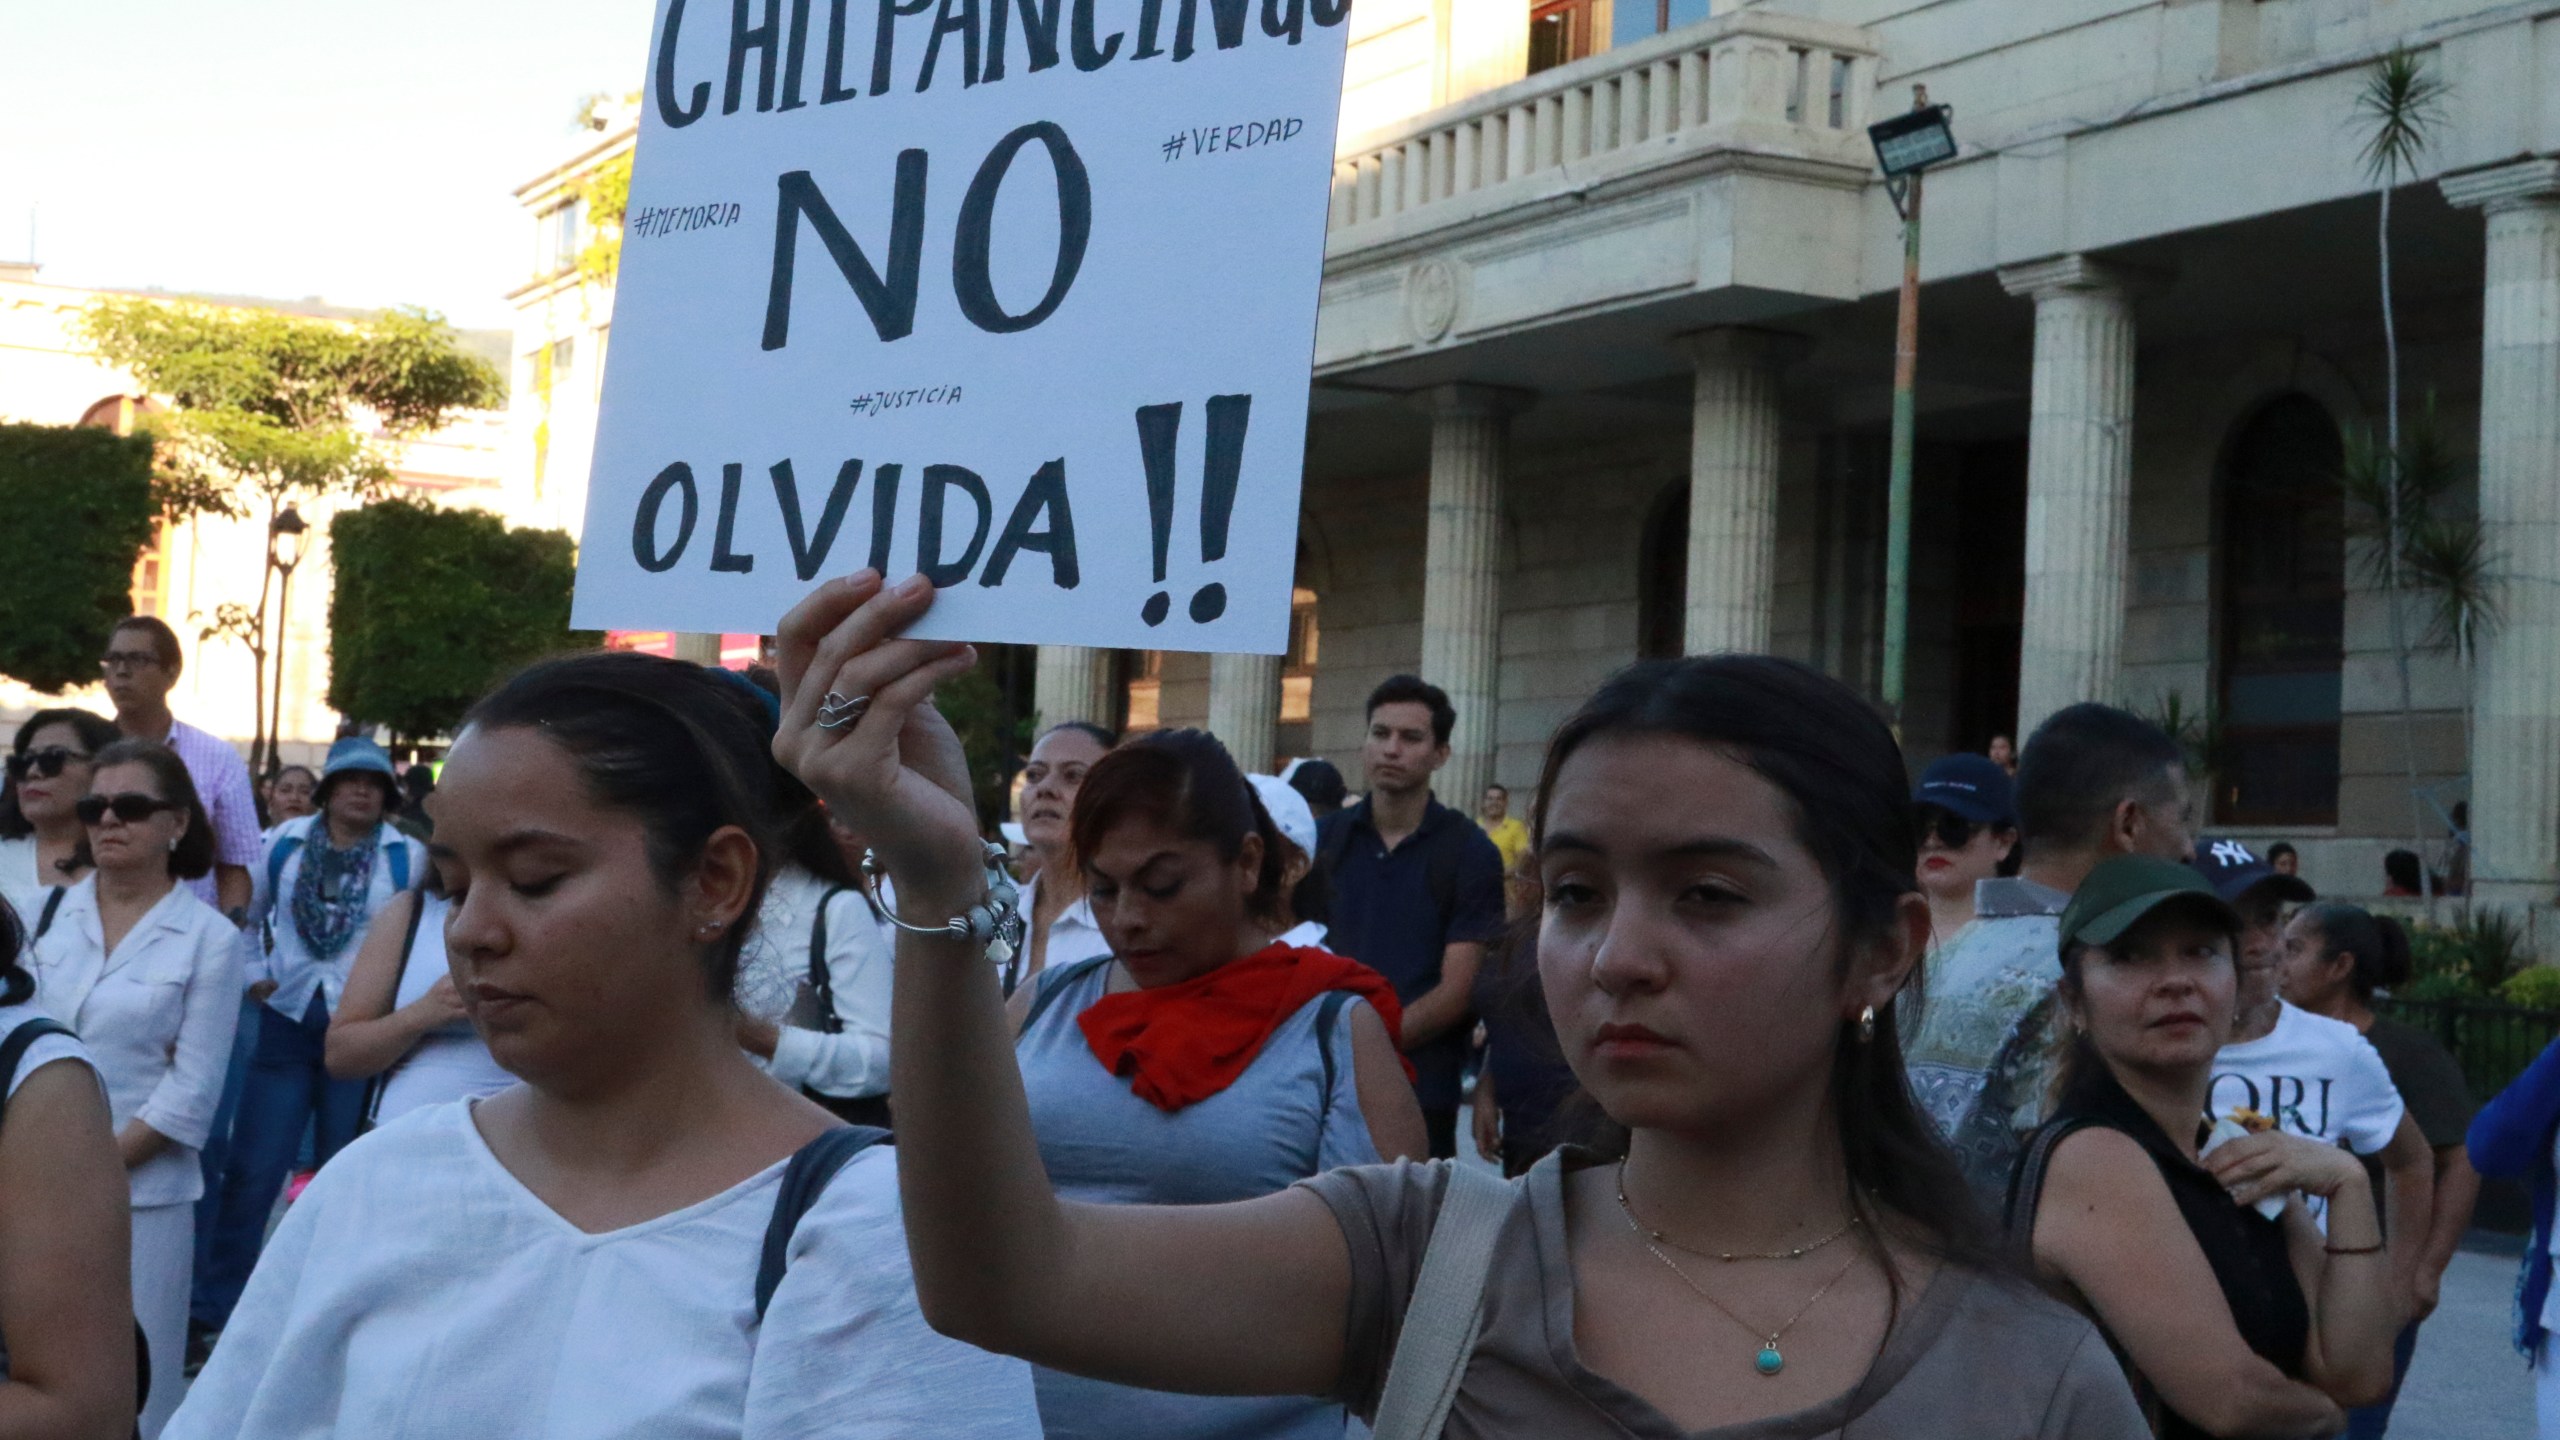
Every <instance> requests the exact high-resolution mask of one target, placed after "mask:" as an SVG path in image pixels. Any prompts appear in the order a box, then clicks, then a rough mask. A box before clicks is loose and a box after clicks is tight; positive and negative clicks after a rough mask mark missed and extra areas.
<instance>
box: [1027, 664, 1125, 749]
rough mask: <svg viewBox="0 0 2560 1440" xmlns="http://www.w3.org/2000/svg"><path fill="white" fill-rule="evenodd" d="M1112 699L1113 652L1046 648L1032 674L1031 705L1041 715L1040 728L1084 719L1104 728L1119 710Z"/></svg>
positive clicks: (1107, 727) (1111, 721)
mask: <svg viewBox="0 0 2560 1440" xmlns="http://www.w3.org/2000/svg"><path fill="white" fill-rule="evenodd" d="M1111 702H1112V696H1111V652H1110V651H1108V650H1095V649H1092V648H1090V647H1088V646H1083V645H1043V646H1041V647H1040V663H1039V668H1038V669H1037V670H1035V671H1034V672H1033V674H1032V680H1031V704H1032V708H1034V709H1036V710H1038V711H1039V712H1040V728H1041V729H1043V730H1046V729H1048V728H1049V727H1050V726H1052V725H1063V724H1065V723H1066V722H1068V721H1070V720H1081V721H1083V722H1084V723H1086V724H1088V725H1100V726H1102V727H1103V728H1104V729H1115V728H1117V727H1116V726H1115V725H1114V724H1113V721H1114V719H1115V718H1116V716H1117V712H1118V710H1119V707H1118V706H1117V705H1114V704H1112V703H1111Z"/></svg>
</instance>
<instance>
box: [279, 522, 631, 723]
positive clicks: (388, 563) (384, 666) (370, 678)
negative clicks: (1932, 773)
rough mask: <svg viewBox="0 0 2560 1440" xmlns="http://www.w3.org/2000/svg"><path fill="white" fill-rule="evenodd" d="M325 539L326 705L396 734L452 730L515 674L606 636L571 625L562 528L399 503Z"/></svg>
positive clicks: (570, 563) (570, 553)
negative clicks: (331, 569)
mask: <svg viewBox="0 0 2560 1440" xmlns="http://www.w3.org/2000/svg"><path fill="white" fill-rule="evenodd" d="M329 543H330V547H331V553H332V555H333V556H334V559H335V571H336V574H335V579H334V582H333V586H334V588H333V589H332V590H331V592H330V596H329V703H330V704H331V705H332V706H335V707H336V708H337V709H339V710H340V711H343V712H344V713H346V714H348V715H352V716H355V717H357V718H359V719H362V720H368V721H372V722H375V723H377V724H382V725H387V726H389V727H390V728H391V732H392V733H393V734H394V735H396V736H400V737H403V738H407V739H426V738H428V737H431V736H436V735H443V734H447V733H450V732H451V730H452V729H453V727H454V725H455V723H456V722H458V721H460V720H461V718H462V714H463V712H464V711H465V710H468V709H469V708H470V707H471V704H472V702H473V701H475V700H478V699H479V698H480V697H481V696H482V695H483V694H485V693H486V692H487V691H488V689H489V687H490V686H491V685H493V684H495V683H496V682H497V681H499V680H501V679H503V678H505V676H506V675H507V674H508V672H510V671H512V670H514V669H515V668H516V667H518V666H520V665H523V664H525V663H526V662H527V661H530V660H534V659H537V658H539V657H541V656H544V655H547V654H550V653H552V652H554V651H558V650H566V649H571V648H574V647H576V646H580V645H592V644H595V643H597V642H598V641H599V640H600V639H601V638H602V637H600V636H597V635H595V634H593V633H591V632H589V633H581V632H577V631H572V630H571V629H570V628H569V593H570V590H571V588H572V587H573V586H574V584H575V583H576V581H577V571H578V565H577V553H576V547H575V546H573V545H572V544H571V543H570V540H569V537H568V536H567V535H565V534H562V533H561V532H560V531H557V530H518V529H512V528H510V527H509V526H507V524H506V523H505V522H503V521H501V520H499V519H498V517H496V516H494V515H489V514H485V513H483V512H480V511H477V510H444V509H438V508H437V507H435V506H432V505H422V504H419V503H417V502H416V501H412V500H398V499H393V500H377V501H375V502H374V503H372V504H370V505H366V506H364V507H362V508H361V509H356V510H349V511H345V512H343V513H341V514H340V515H338V516H337V518H336V519H334V520H332V521H331V522H330V524H329Z"/></svg>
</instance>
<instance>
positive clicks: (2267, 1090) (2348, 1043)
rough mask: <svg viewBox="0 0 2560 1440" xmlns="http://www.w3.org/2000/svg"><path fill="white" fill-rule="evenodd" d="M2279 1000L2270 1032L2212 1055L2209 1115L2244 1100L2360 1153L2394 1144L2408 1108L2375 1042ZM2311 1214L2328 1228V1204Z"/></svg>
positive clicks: (2293, 1127) (2289, 1125)
mask: <svg viewBox="0 0 2560 1440" xmlns="http://www.w3.org/2000/svg"><path fill="white" fill-rule="evenodd" d="M2277 1003H2278V1004H2279V1005H2282V1006H2283V1009H2282V1010H2281V1011H2280V1012H2279V1013H2278V1014H2277V1016H2276V1026H2275V1028H2274V1029H2273V1030H2270V1031H2268V1032H2267V1033H2266V1034H2264V1035H2262V1036H2260V1037H2258V1038H2257V1039H2255V1040H2251V1041H2248V1042H2246V1043H2244V1044H2239V1045H2225V1046H2223V1047H2222V1053H2221V1054H2219V1055H2216V1056H2215V1057H2213V1088H2212V1089H2211V1090H2210V1091H2208V1092H2207V1094H2206V1098H2205V1112H2206V1113H2207V1114H2209V1115H2215V1116H2222V1115H2228V1114H2230V1113H2231V1112H2232V1110H2234V1109H2235V1108H2237V1107H2239V1106H2243V1105H2245V1106H2247V1107H2249V1108H2250V1109H2252V1110H2255V1111H2257V1112H2258V1113H2259V1114H2261V1115H2265V1116H2267V1117H2269V1118H2271V1119H2273V1120H2274V1121H2275V1122H2276V1124H2277V1126H2278V1127H2280V1128H2282V1129H2283V1130H2284V1131H2285V1132H2286V1133H2288V1134H2293V1135H2306V1136H2309V1137H2310V1138H2312V1139H2314V1140H2318V1141H2320V1142H2322V1143H2323V1144H2329V1145H2344V1146H2346V1147H2347V1148H2348V1149H2349V1150H2352V1151H2354V1152H2355V1153H2356V1154H2358V1155H2372V1154H2375V1153H2377V1152H2379V1151H2380V1150H2381V1149H2382V1147H2384V1146H2386V1145H2388V1144H2390V1143H2391V1137H2392V1136H2393V1135H2394V1134H2396V1133H2398V1131H2399V1129H2400V1115H2401V1111H2402V1109H2403V1108H2404V1107H2403V1106H2402V1104H2401V1101H2400V1091H2399V1089H2398V1088H2397V1087H2395V1086H2394V1085H2393V1084H2392V1083H2391V1072H2390V1071H2389V1070H2388V1069H2386V1068H2384V1066H2383V1063H2382V1056H2381V1054H2380V1053H2379V1052H2377V1051H2376V1050H2375V1049H2374V1048H2373V1042H2372V1041H2370V1040H2367V1039H2365V1038H2364V1035H2363V1033H2362V1032H2360V1031H2358V1030H2357V1029H2356V1027H2354V1026H2353V1025H2350V1024H2348V1023H2346V1022H2345V1021H2343V1020H2332V1019H2330V1018H2329V1017H2328V1016H2326V1015H2314V1014H2312V1013H2311V1012H2310V1011H2308V1010H2303V1009H2299V1008H2297V1007H2295V1006H2293V1005H2290V1004H2286V1003H2285V1002H2283V1001H2278V1002H2277ZM2311 1214H2312V1218H2313V1219H2315V1220H2318V1221H2320V1222H2321V1228H2322V1229H2323V1230H2326V1229H2327V1228H2328V1214H2327V1207H2326V1206H2325V1205H2323V1204H2321V1203H2319V1202H2317V1201H2314V1202H2311Z"/></svg>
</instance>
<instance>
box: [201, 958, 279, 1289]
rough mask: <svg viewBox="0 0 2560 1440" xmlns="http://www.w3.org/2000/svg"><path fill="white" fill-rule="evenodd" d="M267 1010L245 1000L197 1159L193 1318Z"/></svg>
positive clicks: (211, 1256) (249, 1000) (209, 1254)
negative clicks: (200, 1175) (199, 1182)
mask: <svg viewBox="0 0 2560 1440" xmlns="http://www.w3.org/2000/svg"><path fill="white" fill-rule="evenodd" d="M266 1008H267V1007H266V1006H264V1005H262V1004H260V1003H258V1002H257V1001H255V1000H251V999H248V998H247V997H245V996H244V997H242V999H241V1001H240V1028H239V1030H238V1031H237V1032H236V1034H237V1038H235V1039H234V1040H233V1041H232V1042H231V1068H230V1069H229V1070H228V1071H226V1072H225V1073H224V1074H223V1077H222V1100H221V1102H220V1103H219V1104H217V1105H215V1106H214V1109H213V1129H212V1131H211V1132H210V1133H209V1134H207V1135H206V1136H205V1141H204V1149H203V1150H202V1151H200V1152H198V1154H197V1156H196V1158H197V1159H198V1160H199V1161H200V1162H202V1163H203V1165H204V1195H203V1197H202V1198H201V1199H198V1200H197V1201H196V1264H195V1272H194V1273H195V1276H196V1284H195V1290H196V1295H197V1298H196V1299H194V1300H192V1301H191V1302H189V1305H188V1313H189V1316H190V1317H191V1318H201V1316H202V1314H203V1311H204V1309H205V1305H204V1301H203V1299H202V1296H203V1291H204V1272H205V1267H206V1266H207V1265H208V1264H210V1263H211V1261H212V1258H213V1227H214V1225H215V1223H216V1222H217V1221H219V1220H220V1219H221V1218H222V1172H223V1170H224V1169H225V1168H226V1167H227V1166H229V1165H230V1163H231V1122H232V1121H233V1120H234V1119H235V1118H237V1117H238V1116H239V1114H240V1091H241V1090H242V1088H244V1087H245V1086H247V1084H248V1083H249V1061H250V1060H251V1058H253V1057H254V1056H256V1055H257V1053H258V1014H259V1012H260V1011H263V1010H265V1009H266Z"/></svg>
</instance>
